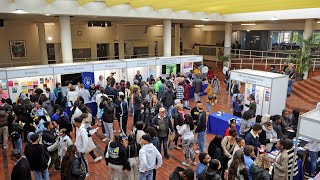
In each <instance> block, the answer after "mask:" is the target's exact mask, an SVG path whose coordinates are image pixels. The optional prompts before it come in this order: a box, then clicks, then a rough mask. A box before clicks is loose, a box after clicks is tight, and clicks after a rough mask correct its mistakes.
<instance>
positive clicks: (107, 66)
mask: <svg viewBox="0 0 320 180" xmlns="http://www.w3.org/2000/svg"><path fill="white" fill-rule="evenodd" d="M126 66H127V64H126V62H110V63H99V64H93V70H95V71H99V70H109V69H122V68H126Z"/></svg>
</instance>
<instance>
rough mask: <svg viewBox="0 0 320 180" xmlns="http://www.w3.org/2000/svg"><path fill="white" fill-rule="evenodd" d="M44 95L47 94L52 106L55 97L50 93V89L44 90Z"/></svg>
mask: <svg viewBox="0 0 320 180" xmlns="http://www.w3.org/2000/svg"><path fill="white" fill-rule="evenodd" d="M46 93H47V94H48V97H49V100H50V101H51V103H52V104H53V103H54V102H56V99H57V97H56V95H55V94H54V93H53V92H51V89H50V88H46Z"/></svg>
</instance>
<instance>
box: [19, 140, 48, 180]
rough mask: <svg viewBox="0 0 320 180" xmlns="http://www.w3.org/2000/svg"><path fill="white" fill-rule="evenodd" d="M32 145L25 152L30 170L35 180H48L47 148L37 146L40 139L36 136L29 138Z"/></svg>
mask: <svg viewBox="0 0 320 180" xmlns="http://www.w3.org/2000/svg"><path fill="white" fill-rule="evenodd" d="M30 140H31V142H32V145H31V147H30V148H28V150H27V151H26V152H25V155H26V157H27V159H28V161H29V164H30V169H31V170H32V171H33V175H34V179H35V180H42V179H44V180H49V179H50V178H49V171H48V163H49V161H50V155H49V153H48V151H47V148H46V147H44V145H43V144H39V142H40V138H39V135H38V134H33V135H31V137H30Z"/></svg>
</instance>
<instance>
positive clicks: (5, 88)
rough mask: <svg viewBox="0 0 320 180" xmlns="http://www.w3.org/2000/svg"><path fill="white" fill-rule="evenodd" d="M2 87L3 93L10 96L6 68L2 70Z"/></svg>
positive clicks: (0, 77) (0, 76) (0, 84)
mask: <svg viewBox="0 0 320 180" xmlns="http://www.w3.org/2000/svg"><path fill="white" fill-rule="evenodd" d="M0 87H1V88H2V91H4V92H5V93H6V94H8V95H9V91H8V81H7V74H6V69H4V68H1V69H0Z"/></svg>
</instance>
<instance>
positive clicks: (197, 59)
mask: <svg viewBox="0 0 320 180" xmlns="http://www.w3.org/2000/svg"><path fill="white" fill-rule="evenodd" d="M180 59H181V63H185V62H202V61H203V56H182V57H180Z"/></svg>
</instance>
